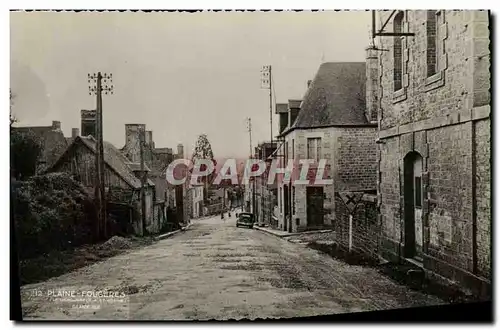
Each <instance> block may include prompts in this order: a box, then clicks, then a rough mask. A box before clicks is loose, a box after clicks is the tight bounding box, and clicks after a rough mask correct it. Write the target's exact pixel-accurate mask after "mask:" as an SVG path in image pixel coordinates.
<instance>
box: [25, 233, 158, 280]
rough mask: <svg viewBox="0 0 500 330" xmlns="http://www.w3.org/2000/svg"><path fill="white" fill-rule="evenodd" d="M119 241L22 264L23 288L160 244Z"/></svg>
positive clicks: (143, 240) (55, 253)
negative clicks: (138, 249)
mask: <svg viewBox="0 0 500 330" xmlns="http://www.w3.org/2000/svg"><path fill="white" fill-rule="evenodd" d="M116 237H117V236H115V237H113V238H111V239H110V240H108V241H107V242H105V243H101V244H93V245H83V246H81V247H78V248H75V249H72V250H66V251H52V252H50V253H46V254H43V255H40V256H38V257H36V258H31V259H26V260H20V261H19V279H20V282H21V285H26V284H32V283H38V282H42V281H45V280H48V279H50V278H52V277H56V276H60V275H63V274H66V273H69V272H72V271H74V270H77V269H79V268H82V267H85V266H89V265H92V264H94V263H97V262H100V261H104V260H106V259H108V258H111V257H114V256H117V255H119V254H122V253H126V252H127V251H130V250H134V249H137V248H141V247H144V246H147V245H151V244H153V243H154V242H156V241H157V240H156V239H155V238H153V237H145V238H142V237H141V238H137V237H131V238H123V237H120V238H116ZM112 240H114V241H112ZM110 242H111V243H110ZM116 242H120V244H116Z"/></svg>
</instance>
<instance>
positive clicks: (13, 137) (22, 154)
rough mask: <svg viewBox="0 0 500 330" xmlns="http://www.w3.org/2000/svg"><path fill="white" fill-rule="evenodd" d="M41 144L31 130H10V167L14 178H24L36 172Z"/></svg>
mask: <svg viewBox="0 0 500 330" xmlns="http://www.w3.org/2000/svg"><path fill="white" fill-rule="evenodd" d="M41 153H42V145H41V144H40V142H39V141H38V139H37V137H36V135H35V134H34V133H32V132H31V131H28V132H26V133H21V132H18V131H15V130H11V131H10V168H11V170H12V171H13V174H14V177H15V178H16V179H20V180H25V179H26V178H29V177H31V176H33V175H34V174H35V173H36V167H37V162H38V157H40V155H41Z"/></svg>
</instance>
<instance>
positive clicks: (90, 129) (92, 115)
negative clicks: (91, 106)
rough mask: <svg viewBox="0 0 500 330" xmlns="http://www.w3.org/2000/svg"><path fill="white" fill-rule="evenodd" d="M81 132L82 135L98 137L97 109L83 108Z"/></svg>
mask: <svg viewBox="0 0 500 330" xmlns="http://www.w3.org/2000/svg"><path fill="white" fill-rule="evenodd" d="M80 116H81V124H82V128H81V132H82V136H89V135H91V136H93V137H94V138H95V137H96V127H97V125H96V111H95V110H85V109H83V110H81V111H80Z"/></svg>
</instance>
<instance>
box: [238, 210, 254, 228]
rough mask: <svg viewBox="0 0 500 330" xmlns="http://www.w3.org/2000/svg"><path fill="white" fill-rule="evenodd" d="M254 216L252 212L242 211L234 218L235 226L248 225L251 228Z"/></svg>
mask: <svg viewBox="0 0 500 330" xmlns="http://www.w3.org/2000/svg"><path fill="white" fill-rule="evenodd" d="M254 221H255V220H254V217H253V214H252V213H249V212H242V213H239V214H238V218H237V219H236V227H240V226H242V227H248V228H250V229H252V228H253V224H254Z"/></svg>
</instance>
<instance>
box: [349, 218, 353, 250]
mask: <svg viewBox="0 0 500 330" xmlns="http://www.w3.org/2000/svg"><path fill="white" fill-rule="evenodd" d="M351 250H352V214H349V252H351Z"/></svg>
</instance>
